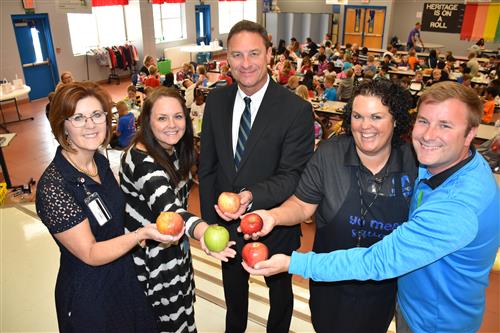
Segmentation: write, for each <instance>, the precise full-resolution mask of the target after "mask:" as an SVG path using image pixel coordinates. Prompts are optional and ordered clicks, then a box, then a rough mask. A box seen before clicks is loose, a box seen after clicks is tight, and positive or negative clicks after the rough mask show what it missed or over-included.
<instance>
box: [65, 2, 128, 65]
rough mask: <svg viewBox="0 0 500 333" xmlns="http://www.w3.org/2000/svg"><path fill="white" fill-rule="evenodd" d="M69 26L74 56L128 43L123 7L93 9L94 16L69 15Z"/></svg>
mask: <svg viewBox="0 0 500 333" xmlns="http://www.w3.org/2000/svg"><path fill="white" fill-rule="evenodd" d="M68 25H69V34H70V38H71V47H72V49H73V54H74V55H79V54H85V53H86V52H87V51H88V50H89V49H91V48H96V47H106V46H113V45H122V44H125V42H126V41H127V34H126V32H125V19H124V15H123V6H104V7H93V8H92V14H76V13H68Z"/></svg>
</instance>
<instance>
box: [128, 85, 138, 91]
mask: <svg viewBox="0 0 500 333" xmlns="http://www.w3.org/2000/svg"><path fill="white" fill-rule="evenodd" d="M131 91H133V92H137V88H136V87H135V86H134V85H133V84H131V85H130V86H128V87H127V92H131Z"/></svg>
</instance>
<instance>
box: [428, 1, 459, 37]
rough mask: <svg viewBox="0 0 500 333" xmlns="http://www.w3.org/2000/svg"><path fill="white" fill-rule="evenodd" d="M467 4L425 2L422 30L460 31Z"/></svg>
mask: <svg viewBox="0 0 500 333" xmlns="http://www.w3.org/2000/svg"><path fill="white" fill-rule="evenodd" d="M464 11H465V4H460V3H425V4H424V11H423V12H422V31H433V32H448V33H454V34H456V33H460V30H461V28H462V21H463V19H464Z"/></svg>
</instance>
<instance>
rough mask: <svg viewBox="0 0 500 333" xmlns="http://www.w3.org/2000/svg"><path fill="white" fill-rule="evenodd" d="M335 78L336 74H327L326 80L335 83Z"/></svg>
mask: <svg viewBox="0 0 500 333" xmlns="http://www.w3.org/2000/svg"><path fill="white" fill-rule="evenodd" d="M335 78H336V75H332V74H328V75H325V82H328V83H331V84H333V83H335Z"/></svg>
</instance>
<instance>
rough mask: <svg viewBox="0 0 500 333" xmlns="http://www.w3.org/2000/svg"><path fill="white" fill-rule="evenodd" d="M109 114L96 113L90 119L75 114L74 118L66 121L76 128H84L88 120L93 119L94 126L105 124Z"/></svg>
mask: <svg viewBox="0 0 500 333" xmlns="http://www.w3.org/2000/svg"><path fill="white" fill-rule="evenodd" d="M107 114H108V113H107V112H99V111H96V112H94V113H92V114H91V115H90V116H89V117H87V116H84V115H83V114H75V115H74V116H71V117H68V118H66V120H69V121H71V124H72V125H73V126H75V127H83V126H85V124H86V123H87V119H92V121H93V122H94V124H96V125H97V124H103V123H105V122H106V115H107Z"/></svg>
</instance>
